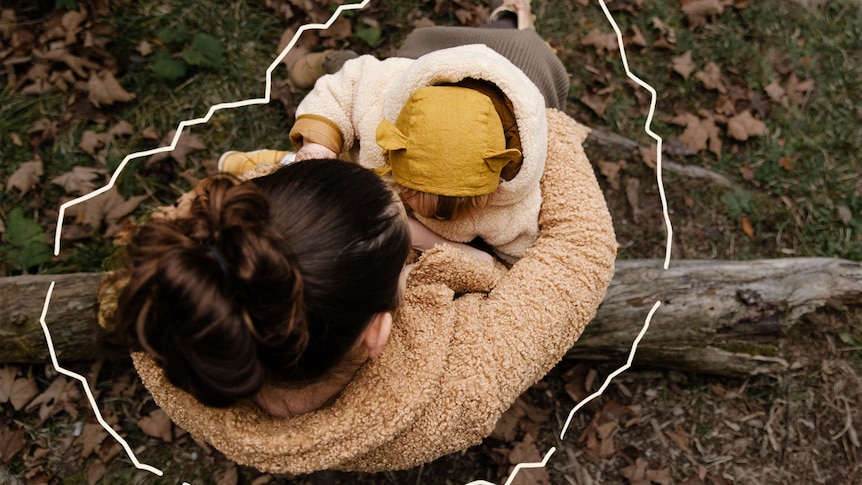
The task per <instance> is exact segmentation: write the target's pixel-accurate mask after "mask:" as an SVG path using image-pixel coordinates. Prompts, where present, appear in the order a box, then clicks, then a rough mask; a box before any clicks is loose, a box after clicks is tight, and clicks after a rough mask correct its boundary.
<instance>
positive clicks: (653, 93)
mask: <svg viewBox="0 0 862 485" xmlns="http://www.w3.org/2000/svg"><path fill="white" fill-rule="evenodd" d="M598 2H599V6H600V7H601V8H602V12H604V14H605V17H606V18H607V19H608V22H610V24H611V27H613V29H614V32H615V33H616V35H617V44H618V45H619V49H620V57H621V59H622V63H623V68H624V69H625V71H626V75H627V76H628V77H629V78H630V79H632V80H633V81H634V82H636V83H637V84H638V85H639V86H640V87H642V88H644V89H646V90H647V91H649V93H650V96H651V97H650V106H649V113H648V115H647V119H646V121H645V122H644V131H645V132H646V133H647V135H649V136H650V137H652V138H653V139H654V140H655V141H656V183H657V184H658V190H659V196H660V197H661V205H662V213H663V215H664V223H665V228H666V229H667V240H666V242H665V259H664V269H667V268H668V267H669V266H670V255H671V244H672V243H673V226H672V225H671V222H670V215H669V214H668V207H667V198H666V197H665V193H664V183H663V182H662V177H661V174H662V170H661V150H662V138H661V137H660V136H659V135H658V134H656V133H655V132H653V131H652V127H651V125H652V119H653V116H654V114H655V105H656V99H657V98H658V95H657V93H656V90H655V89H654V88H653V87H652V86H650V85H649V84H647V83H646V82H644V81H643V80H642V79H640V78H639V77H637V76H636V75H635V74H634V73H632V72H631V70H630V69H629V63H628V58H627V57H626V49H625V45H624V43H623V34H622V32H621V31H620V28H619V26H618V25H617V23H616V21H615V20H614V17H613V16H612V15H611V13H610V11H609V10H608V7H607V5H605V2H604V0H598ZM660 306H661V301H657V302H655V304H653V306H652V308H651V309H650V311H649V313H648V314H647V317H646V320H644V324H643V326H642V327H641V330H640V332H639V333H638V335H637V337H635V339H634V341H633V342H632V347H631V350H630V351H629V356H628V359H627V360H626V363H625V364H624V365H622V366H621V367H619V368H618V369H617V370H615V371H614V372H612V373H611V374H610V375H608V377H607V378H606V379H605V382H604V383H603V384H602V387H601V388H599V390H598V391H596V392H595V393H593V394H590V395H589V396H587V397H586V398H584V400H583V401H581V402H579V403H578V404H577V405H576V406H575V407H574V408H572V410H571V411H570V412H569V416H568V417H567V418H566V422H565V424H564V425H563V428H562V431H561V432H560V439H564V438H565V436H566V431H568V428H569V425H570V424H571V422H572V419H573V418H574V417H575V414H576V413H577V412H578V411H579V410H580V409H581V408H582V407H584V406H585V405H586V404H587V403H588V402H590V401H592V400H593V399H595V398H597V397H599V396H601V395H602V394H603V393H604V392H605V389H607V387H608V386H609V385H610V383H611V380H613V378H614V377H616V376H618V375H620V374H622V373H623V372H625V371H627V370H628V369H629V368H630V367H631V365H632V362H633V361H634V358H635V354H636V353H637V348H638V344H640V341H641V339H643V337H644V335H646V333H647V330H649V326H650V321H651V320H652V317H653V315H654V314H655V312H656V310H658V308H659V307H660ZM555 450H556V448H551V449H550V450H549V451H548V453H547V454H546V455H545V459H544V460H542V462H541V464H536V463H529V464H525V463H521V464H519V465H517V466H515V469H514V470H512V474H511V475H510V476H509V479H508V480H507V481H506V483H505V484H504V485H509V484H510V483H511V482H512V480H513V479H514V477H515V475H516V474H517V473H518V471H519V470H520V469H521V468H541V467H544V466H545V464H546V463H547V461H548V459H549V458H550V456H551V455H552V454H553V453H554V451H555ZM522 465H524V466H523V467H522ZM467 485H494V484H493V483H491V482H487V481H484V480H477V481H473V482H470V483H468V484H467Z"/></svg>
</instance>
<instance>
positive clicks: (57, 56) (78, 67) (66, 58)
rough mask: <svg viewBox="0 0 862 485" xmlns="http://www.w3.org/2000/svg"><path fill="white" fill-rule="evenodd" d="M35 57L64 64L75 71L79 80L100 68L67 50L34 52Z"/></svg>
mask: <svg viewBox="0 0 862 485" xmlns="http://www.w3.org/2000/svg"><path fill="white" fill-rule="evenodd" d="M33 57H35V58H36V59H41V60H45V61H49V62H62V63H63V64H66V65H67V66H69V68H70V69H72V70H73V71H75V74H76V75H77V76H78V77H79V78H86V77H87V71H92V70H93V69H96V68H98V67H99V66H98V65H97V64H96V63H94V62H92V61H89V60H87V59H84V58H83V57H78V56H76V55H74V54H72V53H71V52H69V51H68V50H66V49H53V50H49V51H48V52H41V51H39V50H34V51H33Z"/></svg>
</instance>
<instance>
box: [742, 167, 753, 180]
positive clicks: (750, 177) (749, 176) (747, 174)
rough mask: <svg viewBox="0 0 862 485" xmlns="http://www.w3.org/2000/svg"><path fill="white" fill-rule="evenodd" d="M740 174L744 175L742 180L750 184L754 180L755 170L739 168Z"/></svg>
mask: <svg viewBox="0 0 862 485" xmlns="http://www.w3.org/2000/svg"><path fill="white" fill-rule="evenodd" d="M739 173H740V175H742V178H743V179H745V180H748V181H749V182H750V181H752V180H754V178H755V176H754V170H752V169H751V168H750V167H739Z"/></svg>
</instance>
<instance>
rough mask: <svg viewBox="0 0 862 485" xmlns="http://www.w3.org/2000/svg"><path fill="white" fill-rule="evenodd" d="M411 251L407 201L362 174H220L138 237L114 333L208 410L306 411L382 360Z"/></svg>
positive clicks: (327, 167)
mask: <svg viewBox="0 0 862 485" xmlns="http://www.w3.org/2000/svg"><path fill="white" fill-rule="evenodd" d="M409 246H410V242H409V236H408V228H407V219H406V215H405V213H404V210H403V208H402V206H401V204H400V203H399V202H398V201H397V198H396V197H395V195H394V194H393V192H392V191H391V190H390V189H388V188H387V186H386V185H385V184H384V183H383V182H382V181H381V180H380V178H379V177H378V176H377V175H375V174H374V173H373V172H371V171H369V170H367V169H364V168H362V167H359V166H358V165H355V164H351V163H347V162H342V161H338V160H312V161H307V162H303V163H297V164H294V165H289V166H287V167H284V168H282V169H280V170H278V171H276V172H274V173H272V174H270V175H267V176H264V177H260V178H256V179H252V180H250V181H247V182H244V183H239V182H238V181H237V180H236V179H235V178H233V177H229V176H223V175H222V176H216V177H213V178H210V179H207V180H205V181H204V182H202V184H201V186H200V187H199V188H198V189H197V197H196V198H195V199H194V200H193V201H192V203H191V207H190V209H189V210H188V212H187V213H186V214H183V215H181V216H179V217H177V218H175V219H172V220H155V221H152V222H148V223H146V224H143V225H141V226H140V227H139V228H138V229H137V232H136V233H135V235H134V237H133V239H132V241H131V243H130V244H129V245H128V247H127V256H128V257H127V264H128V268H127V269H126V270H125V271H126V273H127V275H128V277H129V280H128V281H129V283H128V284H127V285H126V286H125V287H124V289H123V290H122V293H121V295H120V298H119V302H118V313H117V316H118V317H119V318H118V319H117V320H118V322H119V326H117V327H116V328H114V329H113V331H112V334H113V335H114V336H115V337H117V338H118V339H119V340H121V341H123V342H125V343H126V344H128V345H130V346H131V348H132V349H133V350H143V351H145V352H146V353H147V354H148V355H150V356H151V357H152V358H153V359H154V360H155V361H156V362H157V364H158V365H159V366H160V367H161V368H162V369H163V370H164V372H165V375H166V377H167V378H168V380H169V381H170V382H171V383H172V384H174V385H175V386H177V387H179V388H180V389H183V390H185V391H187V392H189V393H190V394H191V395H192V396H194V397H195V398H196V399H198V400H199V401H200V402H201V403H203V404H206V405H209V406H215V407H225V406H229V405H232V404H234V403H236V402H237V401H239V400H242V399H253V400H254V401H255V402H256V403H257V404H258V405H259V406H260V407H261V408H263V409H264V410H265V411H267V412H268V413H270V414H272V415H274V416H290V415H295V414H302V413H305V412H308V411H312V410H314V409H317V408H319V407H321V406H323V405H324V404H326V403H327V402H329V401H330V400H331V399H332V398H333V397H335V396H337V394H338V392H339V391H340V390H341V389H342V388H343V387H344V386H345V385H346V384H347V383H348V382H349V381H350V379H351V377H352V376H353V374H354V373H355V372H356V370H357V369H358V368H359V367H360V366H361V365H362V364H363V363H364V362H365V361H366V360H367V359H369V358H374V357H376V356H377V355H379V354H380V352H381V351H382V349H383V346H384V345H385V344H386V341H387V338H388V335H389V330H390V328H391V325H392V313H393V312H394V311H395V308H396V306H397V303H398V301H397V300H398V282H399V275H400V273H401V270H402V268H403V266H404V262H405V259H406V257H407V254H408V251H409Z"/></svg>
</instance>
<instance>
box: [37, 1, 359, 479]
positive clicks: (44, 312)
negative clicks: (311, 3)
mask: <svg viewBox="0 0 862 485" xmlns="http://www.w3.org/2000/svg"><path fill="white" fill-rule="evenodd" d="M370 1H371V0H363V1H362V2H361V3H352V4H347V5H340V6H339V7H338V8H337V9H336V10H335V12H334V13H333V14H332V16H330V17H329V20H327V21H326V23H323V24H305V25H302V26H301V27H300V28H299V29H298V30H297V31H296V33H295V34H294V35H293V38H292V39H291V40H290V42H289V43H288V44H287V46H285V48H284V49H283V50H282V51H281V54H279V56H278V57H276V58H275V60H274V61H273V62H272V64H270V65H269V68H267V70H266V89H265V91H264V93H265V94H264V97H262V98H254V99H246V100H242V101H234V102H229V103H219V104H216V105H214V106H211V107H210V109H209V111H208V112H207V114H206V116H204V117H203V118H196V119H192V120H185V121H182V122H180V124H179V125H178V126H177V130H176V133H175V134H174V138H173V140H172V141H171V144H170V145H169V146H164V147H159V148H154V149H152V150H145V151H141V152H136V153H132V154H130V155H127V156H126V157H125V158H124V159H123V161H122V162H121V163H120V164H119V165H118V166H117V169H116V170H115V171H114V173H113V174H112V175H111V179H110V180H109V181H108V183H107V184H105V186H103V187H101V188H99V189H97V190H94V191H93V192H90V193H89V194H86V195H83V196H81V197H78V198H77V199H73V200H70V201H68V202H66V203H64V204H62V205H61V206H60V212H59V215H58V216H57V233H56V234H55V237H54V255H55V256H57V255H59V254H60V240H61V235H62V232H63V219H64V217H65V214H66V210H67V209H68V208H69V207H72V206H74V205H77V204H80V203H82V202H85V201H87V200H90V199H92V198H93V197H97V196H99V195H101V194H103V193H105V192H107V191H108V190H111V188H112V187H113V186H114V184H115V183H116V182H117V179H118V178H119V177H120V174H121V172H122V171H123V169H125V168H126V165H128V163H129V161H131V160H134V159H135V158H140V157H146V156H149V155H154V154H156V153H162V152H170V151H173V150H174V148H176V146H177V142H179V140H180V137H181V136H182V134H183V130H184V129H185V128H186V127H189V126H194V125H199V124H203V123H206V122H208V121H209V120H210V118H212V115H213V114H215V112H216V111H219V110H222V109H233V108H239V107H244V106H252V105H256V104H268V103H269V102H270V97H271V93H272V72H273V71H274V70H275V69H276V68H277V67H278V65H279V64H281V61H282V60H283V59H284V57H285V56H286V55H287V53H288V52H290V50H291V49H293V46H294V45H296V42H297V41H298V40H299V37H300V36H301V35H302V34H303V33H304V32H305V31H307V30H326V29H328V28H329V27H330V26H331V25H332V23H333V22H335V21H336V20H337V19H338V17H339V16H341V14H342V12H344V11H346V10H359V9H362V8H365V6H366V5H368V3H369V2H370ZM54 284H55V281H51V286H50V287H49V288H48V292H47V294H46V295H45V305H44V307H43V308H42V316H41V318H40V319H39V321H40V323H41V324H42V331H43V332H44V333H45V341H46V343H47V345H48V352H49V353H50V354H51V362H52V363H53V364H54V368H55V369H57V372H59V373H61V374H64V375H66V376H69V377H71V378H73V379H76V380H78V381H80V382H81V384H82V386H83V388H84V392H85V393H86V394H87V398H88V400H89V401H90V405H91V406H92V408H93V412H94V413H95V415H96V419H97V420H98V421H99V424H101V425H102V427H103V428H105V431H107V432H108V433H109V434H110V435H111V436H113V437H114V439H116V440H117V441H118V442H119V443H120V445H121V446H122V447H123V449H124V450H125V451H126V454H127V455H128V456H129V458H130V459H131V460H132V463H134V465H135V467H136V468H138V469H141V470H146V471H148V472H150V473H153V474H155V475H158V476H162V474H163V473H162V471H161V470H159V469H157V468H155V467H153V466H150V465H147V464H143V463H141V462H140V461H138V458H137V457H136V456H135V454H134V452H133V451H132V449H131V447H130V446H129V444H128V443H127V442H126V441H125V440H124V439H123V438H122V437H121V436H120V435H119V434H117V432H116V431H114V429H113V428H112V427H111V426H109V425H108V423H106V422H105V420H104V418H103V417H102V413H101V412H100V411H99V407H98V405H97V403H96V400H95V398H94V397H93V394H92V392H91V391H90V385H89V383H88V382H87V379H86V378H85V377H84V376H82V375H80V374H77V373H75V372H72V371H70V370H68V369H65V368H63V367H61V366H60V364H59V362H58V361H57V354H56V352H55V350H54V343H53V340H52V339H51V332H50V330H48V324H47V323H46V322H45V317H46V315H47V314H48V307H49V305H50V303H51V295H52V294H53V292H54Z"/></svg>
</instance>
